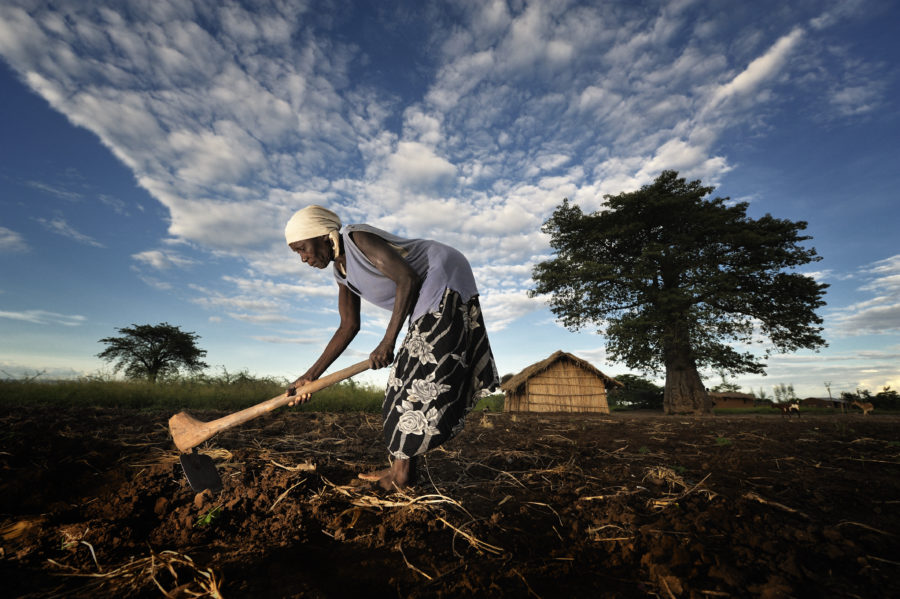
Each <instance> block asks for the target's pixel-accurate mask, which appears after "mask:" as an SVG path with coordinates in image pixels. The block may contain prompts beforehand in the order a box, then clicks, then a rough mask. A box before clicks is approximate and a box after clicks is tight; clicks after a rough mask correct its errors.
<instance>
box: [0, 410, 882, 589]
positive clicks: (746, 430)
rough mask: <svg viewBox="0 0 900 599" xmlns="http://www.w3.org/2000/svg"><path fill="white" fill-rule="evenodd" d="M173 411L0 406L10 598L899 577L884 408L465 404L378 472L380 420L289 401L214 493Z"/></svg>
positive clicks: (227, 454)
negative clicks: (776, 412)
mask: <svg viewBox="0 0 900 599" xmlns="http://www.w3.org/2000/svg"><path fill="white" fill-rule="evenodd" d="M221 415H222V414H214V413H205V414H195V416H198V417H200V418H201V419H204V420H209V419H212V418H215V417H218V416H221ZM168 416H169V414H162V413H146V412H132V411H111V410H103V411H101V410H82V411H77V412H76V411H65V410H51V409H45V408H42V409H37V408H36V409H29V410H15V411H13V410H9V409H3V410H0V422H2V427H0V533H2V546H0V578H2V580H3V590H2V594H3V596H8V597H162V596H169V597H198V596H221V597H226V598H235V597H335V598H337V597H341V598H343V597H357V596H366V597H417V598H426V597H429V598H430V597H540V598H545V599H550V598H553V597H648V596H650V597H664V598H672V597H696V598H703V597H891V596H893V597H897V596H900V578H898V576H900V557H898V556H900V516H898V503H900V429H898V424H900V418H897V417H895V416H885V415H875V416H868V417H863V416H861V415H859V414H854V415H847V416H842V415H840V414H836V415H833V416H809V415H804V416H803V417H801V418H800V419H799V420H798V419H796V418H794V419H791V420H788V419H785V418H782V417H779V416H708V417H700V418H695V417H672V416H662V415H655V414H654V415H647V414H614V415H611V416H584V415H578V416H564V415H549V416H548V415H521V414H520V415H510V414H500V415H491V414H472V415H470V417H469V421H468V423H467V428H466V430H465V432H464V433H463V434H462V435H460V436H459V437H458V438H457V439H455V440H454V441H452V442H451V443H449V444H448V445H446V446H445V447H444V448H442V449H440V450H438V451H435V452H433V453H431V454H429V455H428V457H427V464H426V465H427V468H426V469H425V472H424V473H423V476H422V477H421V478H420V480H419V481H418V483H417V484H416V486H415V488H414V489H412V490H410V491H408V492H407V493H383V492H381V493H377V492H375V491H373V490H372V489H371V487H370V486H368V485H367V484H361V481H357V479H356V473H357V472H361V471H368V470H374V469H376V468H380V467H383V466H384V465H385V464H386V455H385V453H384V450H383V448H382V445H381V440H380V439H381V430H380V422H379V419H378V418H377V417H375V416H372V415H364V414H350V415H343V414H341V415H337V414H300V413H294V412H282V413H279V414H275V415H269V416H266V417H263V418H261V419H259V420H256V421H253V422H251V423H249V424H248V425H245V426H243V427H240V428H238V429H233V430H231V431H228V432H226V433H223V434H221V435H219V436H217V437H215V438H214V439H213V440H212V441H211V442H210V443H207V444H205V445H204V446H202V447H201V450H202V451H203V452H205V453H208V454H210V455H211V456H212V457H213V458H214V459H215V460H216V463H217V465H218V467H219V470H220V472H221V474H222V478H223V481H224V488H223V489H222V490H221V491H220V492H217V493H214V494H213V493H210V492H209V491H206V492H204V493H200V494H197V493H194V492H193V491H192V490H191V488H190V487H189V486H188V484H187V482H186V481H185V479H184V477H183V474H182V472H181V467H180V465H179V463H178V452H177V450H175V448H174V446H173V445H172V442H171V439H170V438H169V436H168V431H167V428H166V422H167V420H168Z"/></svg>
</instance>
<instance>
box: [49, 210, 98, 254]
mask: <svg viewBox="0 0 900 599" xmlns="http://www.w3.org/2000/svg"><path fill="white" fill-rule="evenodd" d="M35 220H36V221H37V222H39V223H40V224H41V225H43V226H44V228H45V229H47V230H48V231H50V232H52V233H55V234H57V235H61V236H62V237H67V238H69V239H72V240H74V241H77V242H78V243H81V244H84V245H89V246H92V247H98V248H102V247H104V245H103V244H102V243H100V242H99V241H97V240H95V239H94V238H92V237H91V236H90V235H85V234H84V233H81V232H79V231H77V230H75V228H74V227H73V226H72V225H70V224H69V223H68V222H66V220H65V219H64V218H62V217H56V218H52V219H46V218H36V219H35Z"/></svg>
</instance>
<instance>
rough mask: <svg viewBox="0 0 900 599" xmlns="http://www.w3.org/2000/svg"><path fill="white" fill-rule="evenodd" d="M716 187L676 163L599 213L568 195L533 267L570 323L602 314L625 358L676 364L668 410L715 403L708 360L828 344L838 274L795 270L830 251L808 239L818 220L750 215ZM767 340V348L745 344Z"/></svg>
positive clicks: (614, 349)
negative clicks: (825, 277) (702, 371)
mask: <svg viewBox="0 0 900 599" xmlns="http://www.w3.org/2000/svg"><path fill="white" fill-rule="evenodd" d="M712 191H713V188H711V187H703V186H702V185H701V183H700V181H691V182H686V181H685V180H684V179H682V178H679V177H678V173H676V172H675V171H664V172H663V173H662V174H660V175H659V177H658V178H657V179H656V180H655V181H654V182H653V183H651V184H649V185H645V186H644V187H642V188H641V189H639V190H637V191H634V192H629V193H621V194H619V195H616V196H605V199H606V201H607V206H606V209H604V210H601V211H599V212H595V213H591V214H585V213H583V212H582V211H581V209H580V208H579V207H578V206H577V205H570V204H569V202H568V200H564V201H563V203H562V204H561V205H560V206H559V207H557V209H556V210H555V211H554V213H553V215H552V216H551V217H550V219H549V220H547V222H546V223H544V227H543V229H542V230H543V231H544V232H545V233H547V234H549V235H550V244H551V246H552V248H553V250H554V253H555V256H554V257H553V258H552V259H550V260H547V261H545V262H541V263H539V264H537V265H536V266H535V267H534V271H533V277H534V280H535V282H536V284H535V288H534V289H533V290H532V291H531V293H532V295H544V294H547V295H549V297H550V308H551V310H552V311H553V312H554V314H556V315H557V316H558V317H559V318H560V320H561V322H562V323H563V324H564V325H565V326H566V327H567V328H569V329H571V330H577V329H580V328H583V327H585V326H587V325H588V324H592V325H595V326H597V327H598V328H599V331H598V332H601V333H603V334H605V335H606V337H607V339H608V347H607V351H608V353H609V355H610V357H612V358H613V359H614V360H618V361H621V362H623V363H624V364H625V365H626V366H628V367H629V368H634V369H639V370H642V371H644V372H651V371H654V372H659V371H661V370H663V369H664V371H665V375H666V384H665V391H664V408H665V411H666V412H667V413H687V412H695V413H699V412H709V411H710V410H711V406H710V402H709V397H708V396H707V393H706V390H705V388H704V385H703V382H702V380H701V378H700V375H699V372H698V368H713V369H716V370H719V371H721V372H727V373H730V374H739V373H742V372H750V373H762V372H763V371H764V368H765V366H766V364H765V361H764V356H768V355H769V354H770V353H771V352H772V351H778V352H789V351H795V350H798V349H801V348H817V347H820V346H823V345H825V341H824V339H823V338H822V336H821V334H820V333H821V331H822V328H821V326H819V325H820V324H821V323H822V319H821V318H820V317H819V316H818V315H817V314H816V309H818V308H820V307H821V306H823V305H824V303H825V302H824V301H823V299H822V298H823V296H824V293H825V289H826V287H827V285H824V284H820V283H816V281H815V280H813V278H812V277H810V276H807V275H803V274H799V273H796V272H789V270H790V269H793V268H795V267H798V266H802V265H804V264H807V263H809V262H814V261H818V260H820V259H821V258H820V257H818V255H817V254H816V251H815V249H813V248H806V247H804V246H803V245H802V244H803V242H804V241H806V240H808V239H810V237H808V236H805V235H802V234H801V231H803V230H804V229H805V228H806V223H805V222H802V221H798V222H791V221H789V220H784V219H778V218H774V217H773V216H771V215H768V214H766V215H765V216H763V217H761V218H758V219H753V218H750V217H748V216H747V203H745V202H739V203H733V204H732V203H731V202H729V201H728V198H724V199H723V198H718V197H717V198H713V199H709V198H708V197H707V196H709V194H710V193H712ZM766 339H768V341H769V342H770V344H771V345H770V347H769V348H768V349H766V350H765V351H764V352H763V356H759V355H756V354H754V353H753V352H751V351H749V350H747V351H742V350H739V349H737V348H736V347H735V346H734V345H733V344H734V342H739V343H741V344H748V345H749V344H752V343H754V342H760V343H761V342H763V341H765V340H766ZM757 353H758V352H757Z"/></svg>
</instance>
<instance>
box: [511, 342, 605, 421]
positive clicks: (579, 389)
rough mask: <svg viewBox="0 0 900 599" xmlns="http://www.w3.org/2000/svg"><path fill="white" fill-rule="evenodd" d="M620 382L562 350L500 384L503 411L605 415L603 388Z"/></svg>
mask: <svg viewBox="0 0 900 599" xmlns="http://www.w3.org/2000/svg"><path fill="white" fill-rule="evenodd" d="M621 386H622V383H620V382H618V381H617V380H615V379H613V378H612V377H609V376H607V375H605V374H603V373H602V372H600V371H599V370H598V369H597V368H595V367H594V366H593V365H591V364H590V363H589V362H587V361H585V360H582V359H581V358H577V357H575V356H573V355H572V354H569V353H566V352H564V351H557V352H555V353H554V354H553V355H551V356H550V357H548V358H546V359H544V360H541V361H540V362H537V363H535V364H532V365H531V366H529V367H527V368H525V369H524V370H522V372H520V373H519V374H516V375H514V376H512V377H511V378H509V379H508V380H507V381H506V382H504V383H503V384H502V385H500V388H501V389H502V390H503V392H504V393H505V394H506V398H505V401H504V402H503V411H504V412H597V413H601V414H609V402H608V401H607V399H606V392H607V389H609V388H610V387H621Z"/></svg>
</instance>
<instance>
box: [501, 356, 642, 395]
mask: <svg viewBox="0 0 900 599" xmlns="http://www.w3.org/2000/svg"><path fill="white" fill-rule="evenodd" d="M561 360H565V361H568V362H571V363H572V364H575V365H576V366H579V367H580V368H583V369H584V370H587V371H588V372H590V373H591V374H593V375H595V376H597V377H598V378H600V379H602V380H603V382H604V383H605V384H606V386H607V387H613V386H615V387H624V385H623V384H622V383H620V382H619V381H617V380H616V379H614V378H612V377H609V376H606V375H605V374H603V373H602V372H600V371H599V370H598V369H597V368H595V367H594V366H593V365H592V364H591V363H590V362H587V361H586V360H582V359H581V358H577V357H575V356H573V355H572V354H570V353H566V352H564V351H562V350H559V351H556V352H554V353H553V355H551V356H550V357H549V358H546V359H544V360H541V361H540V362H536V363H534V364H532V365H531V366H528V367H527V368H525V369H524V370H522V372H520V373H519V374H517V375H515V376H513V377H511V378H510V379H509V380H507V381H506V382H505V383H503V384H502V385H500V388H501V389H502V390H503V391H506V392H508V393H515V392H518V391H519V390H520V388H521V387H522V385H524V384H525V383H526V382H527V381H528V379H530V378H531V377H533V376H536V375H538V374H540V373H542V372H544V371H545V370H547V369H548V368H550V367H551V366H553V365H554V364H555V363H556V362H558V361H561Z"/></svg>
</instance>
